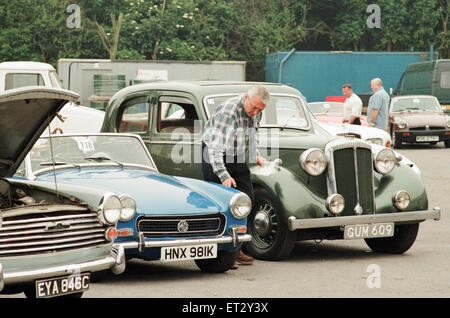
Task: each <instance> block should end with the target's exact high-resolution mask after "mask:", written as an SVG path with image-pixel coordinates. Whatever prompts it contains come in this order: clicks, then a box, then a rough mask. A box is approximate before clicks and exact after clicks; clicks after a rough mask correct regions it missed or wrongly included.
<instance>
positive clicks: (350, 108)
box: [344, 93, 362, 120]
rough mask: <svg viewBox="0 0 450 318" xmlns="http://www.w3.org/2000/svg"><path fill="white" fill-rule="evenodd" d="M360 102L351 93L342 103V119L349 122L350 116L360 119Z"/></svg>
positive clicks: (356, 96)
mask: <svg viewBox="0 0 450 318" xmlns="http://www.w3.org/2000/svg"><path fill="white" fill-rule="evenodd" d="M361 112H362V100H361V98H359V96H358V95H356V94H355V93H353V94H352V95H351V96H350V97H349V98H347V99H346V100H345V102H344V119H345V120H349V119H350V116H355V117H361Z"/></svg>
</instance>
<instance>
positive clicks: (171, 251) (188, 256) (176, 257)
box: [161, 244, 217, 262]
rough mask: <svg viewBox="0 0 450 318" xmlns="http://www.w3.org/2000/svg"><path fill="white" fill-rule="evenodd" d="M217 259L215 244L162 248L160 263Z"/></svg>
mask: <svg viewBox="0 0 450 318" xmlns="http://www.w3.org/2000/svg"><path fill="white" fill-rule="evenodd" d="M216 257H217V244H204V245H190V246H176V247H162V248H161V261H165V262H169V261H185V260H192V259H206V258H216Z"/></svg>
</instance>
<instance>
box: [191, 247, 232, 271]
mask: <svg viewBox="0 0 450 318" xmlns="http://www.w3.org/2000/svg"><path fill="white" fill-rule="evenodd" d="M236 257H237V251H234V252H228V251H218V252H217V258H212V259H197V260H195V264H197V266H198V268H200V269H201V270H202V271H204V272H206V273H224V272H226V271H227V270H229V269H230V268H231V267H233V265H234V262H235V261H236Z"/></svg>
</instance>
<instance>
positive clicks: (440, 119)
mask: <svg viewBox="0 0 450 318" xmlns="http://www.w3.org/2000/svg"><path fill="white" fill-rule="evenodd" d="M389 129H390V132H391V138H392V144H393V146H394V148H399V147H401V146H402V143H404V142H406V143H430V144H432V145H434V144H436V143H438V142H444V144H445V147H446V148H449V147H450V116H448V115H446V114H445V113H444V112H443V110H442V109H441V107H440V105H439V102H438V100H437V98H436V97H434V96H431V95H406V96H394V97H392V98H391V103H390V106H389Z"/></svg>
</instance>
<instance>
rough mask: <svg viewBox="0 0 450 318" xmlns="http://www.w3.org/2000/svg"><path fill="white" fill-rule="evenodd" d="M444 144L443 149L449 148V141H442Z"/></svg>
mask: <svg viewBox="0 0 450 318" xmlns="http://www.w3.org/2000/svg"><path fill="white" fill-rule="evenodd" d="M444 144H445V148H450V139H447V140H446V141H444Z"/></svg>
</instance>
